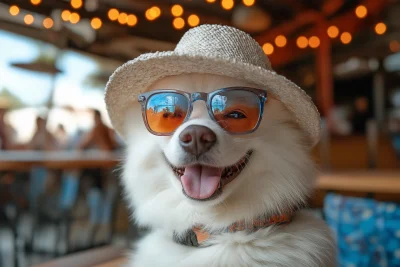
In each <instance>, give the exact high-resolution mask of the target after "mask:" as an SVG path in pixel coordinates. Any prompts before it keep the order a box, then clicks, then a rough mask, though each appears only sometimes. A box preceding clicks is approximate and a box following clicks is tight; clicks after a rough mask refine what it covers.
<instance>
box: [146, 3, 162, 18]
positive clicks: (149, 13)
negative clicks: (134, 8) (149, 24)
mask: <svg viewBox="0 0 400 267" xmlns="http://www.w3.org/2000/svg"><path fill="white" fill-rule="evenodd" d="M145 15H146V18H147V19H148V20H150V21H151V20H155V19H157V18H158V17H159V16H160V15H161V9H160V8H159V7H157V6H153V7H151V8H149V9H147V10H146V14H145Z"/></svg>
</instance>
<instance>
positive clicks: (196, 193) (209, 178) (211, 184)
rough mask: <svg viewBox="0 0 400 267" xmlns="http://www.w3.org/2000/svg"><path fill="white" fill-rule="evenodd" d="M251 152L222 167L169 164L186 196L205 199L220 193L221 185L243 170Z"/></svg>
mask: <svg viewBox="0 0 400 267" xmlns="http://www.w3.org/2000/svg"><path fill="white" fill-rule="evenodd" d="M252 153H253V151H251V150H250V151H248V152H247V153H246V155H245V156H244V157H242V158H241V159H240V160H239V161H238V162H236V163H235V164H233V165H231V166H227V167H222V168H221V167H215V166H208V165H199V164H197V165H188V166H185V167H175V166H173V165H171V164H170V166H171V168H172V170H173V171H174V173H175V174H176V176H177V177H178V178H179V179H180V181H181V184H182V190H183V193H184V194H185V195H186V196H187V197H188V198H191V199H194V200H201V201H205V200H211V199H215V198H216V197H218V196H219V195H220V194H221V193H222V189H223V187H224V186H225V185H227V184H228V183H229V182H231V181H233V180H234V179H235V178H236V177H237V176H238V175H239V174H240V173H241V172H242V171H243V169H244V168H245V167H246V165H247V164H248V162H249V159H250V156H251V154H252Z"/></svg>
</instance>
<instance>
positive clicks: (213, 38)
mask: <svg viewBox="0 0 400 267" xmlns="http://www.w3.org/2000/svg"><path fill="white" fill-rule="evenodd" d="M189 73H204V74H216V75H223V76H228V77H233V78H237V79H240V80H244V81H248V82H251V83H253V84H256V85H258V86H259V87H260V88H262V89H266V90H267V91H268V93H270V94H272V95H274V96H275V97H276V98H278V99H279V100H280V101H281V102H282V103H283V104H284V105H285V106H286V107H287V109H288V110H289V111H291V112H292V113H293V116H294V117H295V119H296V122H297V123H298V125H299V126H300V127H301V129H302V130H303V131H304V132H305V134H306V136H308V137H309V139H310V141H311V143H312V144H313V145H315V144H316V143H318V141H319V135H320V116H319V113H318V110H317V109H316V107H315V105H314V104H313V102H312V100H311V98H310V97H309V96H308V95H307V94H306V93H305V92H304V91H303V90H302V89H301V88H299V87H298V86H297V85H296V84H294V83H293V82H291V81H289V80H288V79H286V78H285V77H283V76H280V75H278V74H277V73H276V72H274V71H273V70H272V68H271V63H270V62H269V59H268V58H267V56H265V54H264V52H263V50H262V48H261V47H260V46H259V44H258V43H257V42H256V41H255V40H254V39H253V38H252V37H251V36H250V35H248V34H246V33H244V32H242V31H240V30H238V29H236V28H232V27H228V26H221V25H201V26H198V27H196V28H193V29H191V30H189V31H188V32H186V33H185V35H184V36H183V37H182V39H181V40H180V41H179V43H178V45H177V46H176V48H175V50H174V51H167V52H155V53H147V54H142V55H141V56H139V57H137V58H135V59H133V60H131V61H128V62H127V63H125V64H124V65H122V66H121V67H119V68H118V69H117V70H116V71H115V72H114V73H113V74H112V75H111V77H110V79H109V81H108V83H107V86H106V96H105V101H106V105H107V109H108V113H109V115H110V119H111V122H112V124H113V126H114V128H115V129H116V130H117V131H118V132H119V133H120V134H121V135H122V137H125V129H124V125H123V123H124V119H125V112H126V110H127V109H128V108H129V107H130V106H132V105H133V104H134V103H136V102H137V95H138V94H139V93H140V92H143V91H146V90H147V88H148V87H149V86H150V85H151V84H153V83H154V82H155V81H157V80H159V79H161V78H164V77H167V76H173V75H180V74H189ZM216 89H217V88H216Z"/></svg>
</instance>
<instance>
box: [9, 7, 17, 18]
mask: <svg viewBox="0 0 400 267" xmlns="http://www.w3.org/2000/svg"><path fill="white" fill-rule="evenodd" d="M9 12H10V14H11V16H16V15H18V14H19V7H18V6H15V5H14V6H10V9H9Z"/></svg>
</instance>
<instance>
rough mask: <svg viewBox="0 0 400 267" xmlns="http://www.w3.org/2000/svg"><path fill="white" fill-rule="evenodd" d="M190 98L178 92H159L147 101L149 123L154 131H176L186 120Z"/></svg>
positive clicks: (162, 132) (163, 132) (167, 132)
mask: <svg viewBox="0 0 400 267" xmlns="http://www.w3.org/2000/svg"><path fill="white" fill-rule="evenodd" d="M188 108H189V103H188V99H187V98H186V97H185V96H183V95H181V94H178V93H159V94H155V95H152V96H151V97H150V98H149V100H148V101H147V106H146V117H147V123H148V125H149V127H150V129H151V130H152V131H153V132H156V133H160V134H169V133H172V132H174V131H175V130H176V129H177V128H178V127H179V126H180V125H181V124H182V123H183V121H184V120H185V118H186V114H187V112H188Z"/></svg>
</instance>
